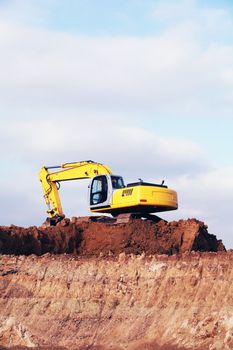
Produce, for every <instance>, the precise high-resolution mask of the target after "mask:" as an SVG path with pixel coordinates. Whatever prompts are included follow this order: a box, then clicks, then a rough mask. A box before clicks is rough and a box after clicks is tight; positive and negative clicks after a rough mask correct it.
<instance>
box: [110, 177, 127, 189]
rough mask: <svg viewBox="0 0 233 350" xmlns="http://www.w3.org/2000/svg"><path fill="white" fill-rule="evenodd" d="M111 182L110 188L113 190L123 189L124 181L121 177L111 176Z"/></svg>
mask: <svg viewBox="0 0 233 350" xmlns="http://www.w3.org/2000/svg"><path fill="white" fill-rule="evenodd" d="M111 180H112V188H113V189H114V190H116V189H118V188H123V187H125V185H124V181H123V178H122V177H121V176H113V175H112V176H111Z"/></svg>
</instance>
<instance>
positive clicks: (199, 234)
mask: <svg viewBox="0 0 233 350" xmlns="http://www.w3.org/2000/svg"><path fill="white" fill-rule="evenodd" d="M192 250H193V251H203V252H204V251H210V252H217V251H224V250H225V247H224V245H223V244H222V241H220V240H217V238H216V236H214V235H211V234H209V233H208V230H207V226H206V225H205V224H204V223H203V222H201V221H198V220H196V219H190V220H180V221H173V222H166V221H163V220H161V221H160V222H159V223H154V222H152V221H143V220H141V219H134V220H132V221H131V222H130V223H128V224H123V225H114V224H112V223H111V222H110V223H109V222H107V223H102V222H92V221H91V220H88V219H86V220H85V219H83V218H80V219H74V218H73V220H72V221H70V220H69V219H65V220H63V221H62V222H61V223H59V224H58V225H57V226H56V227H49V228H42V227H40V228H38V227H35V226H33V227H29V228H22V227H17V226H14V225H12V226H10V227H4V226H1V227H0V253H1V254H15V255H20V254H23V255H30V254H36V255H42V254H45V253H54V254H64V253H66V254H75V255H80V256H85V257H91V256H96V257H97V256H99V255H100V254H101V255H102V256H109V255H118V254H119V253H122V252H125V253H126V254H136V255H137V254H142V253H145V254H146V255H150V254H168V255H172V254H179V253H184V252H190V251H192Z"/></svg>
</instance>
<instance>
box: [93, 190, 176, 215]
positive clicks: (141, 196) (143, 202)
mask: <svg viewBox="0 0 233 350" xmlns="http://www.w3.org/2000/svg"><path fill="white" fill-rule="evenodd" d="M177 208H178V203H177V193H176V191H174V190H171V189H168V188H165V187H158V186H156V185H155V186H152V185H150V186H147V185H138V186H133V187H126V188H123V189H117V190H115V191H114V192H113V195H112V200H111V202H110V203H109V208H107V207H104V208H97V209H91V211H92V212H99V213H101V212H102V213H112V214H118V213H119V214H120V213H126V212H138V213H139V212H142V213H156V212H162V211H168V210H175V209H177Z"/></svg>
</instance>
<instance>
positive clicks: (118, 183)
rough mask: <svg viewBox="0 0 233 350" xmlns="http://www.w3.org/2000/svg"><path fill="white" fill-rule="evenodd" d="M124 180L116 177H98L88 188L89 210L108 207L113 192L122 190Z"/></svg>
mask: <svg viewBox="0 0 233 350" xmlns="http://www.w3.org/2000/svg"><path fill="white" fill-rule="evenodd" d="M124 187H125V185H124V180H123V178H122V177H121V176H117V175H98V176H96V177H94V178H93V179H92V181H91V184H90V186H89V200H90V209H91V210H95V209H97V208H108V207H110V203H111V199H112V195H113V192H114V190H117V189H120V188H124Z"/></svg>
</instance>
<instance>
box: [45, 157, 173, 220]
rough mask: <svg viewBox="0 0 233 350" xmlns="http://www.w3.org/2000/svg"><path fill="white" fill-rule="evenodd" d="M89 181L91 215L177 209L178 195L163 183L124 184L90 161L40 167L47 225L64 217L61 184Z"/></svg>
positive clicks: (139, 213)
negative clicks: (82, 180) (89, 179)
mask: <svg viewBox="0 0 233 350" xmlns="http://www.w3.org/2000/svg"><path fill="white" fill-rule="evenodd" d="M86 178H91V179H92V180H91V183H90V185H89V195H88V197H89V205H90V211H91V212H93V213H107V214H112V216H117V215H119V214H126V213H132V214H135V215H138V216H140V217H145V218H149V217H151V213H156V212H163V211H168V210H175V209H177V208H178V203H177V193H176V191H174V190H171V189H169V188H167V186H165V185H164V184H163V182H162V184H153V183H148V182H143V181H142V180H141V179H139V182H134V183H130V184H128V185H125V184H124V180H123V178H122V177H121V176H118V175H113V174H112V171H111V169H110V168H109V167H108V166H106V165H104V164H101V163H97V162H93V161H92V160H87V161H80V162H74V163H65V164H62V165H56V166H43V167H42V168H41V170H40V173H39V179H40V181H41V184H42V188H43V192H44V198H45V202H46V204H47V206H48V210H47V213H48V215H49V217H48V218H47V223H49V225H56V224H57V223H58V222H59V221H61V220H62V219H63V218H64V217H65V215H64V213H63V210H62V205H61V201H60V197H59V193H58V190H59V188H60V182H62V181H69V180H80V179H86Z"/></svg>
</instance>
